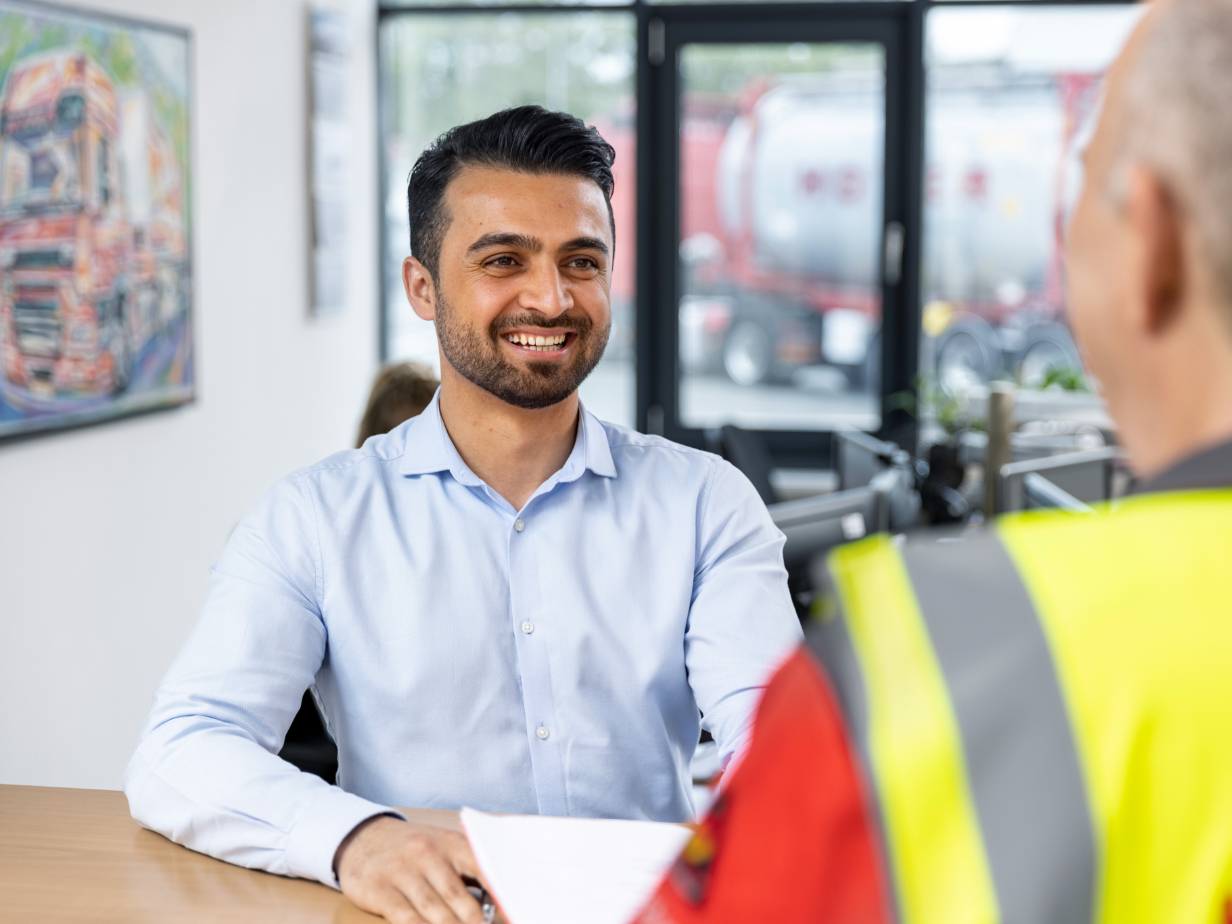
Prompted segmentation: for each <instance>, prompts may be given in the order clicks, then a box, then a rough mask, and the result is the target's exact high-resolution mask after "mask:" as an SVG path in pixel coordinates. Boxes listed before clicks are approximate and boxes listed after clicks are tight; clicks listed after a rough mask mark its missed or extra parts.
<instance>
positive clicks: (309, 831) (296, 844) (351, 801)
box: [286, 786, 406, 889]
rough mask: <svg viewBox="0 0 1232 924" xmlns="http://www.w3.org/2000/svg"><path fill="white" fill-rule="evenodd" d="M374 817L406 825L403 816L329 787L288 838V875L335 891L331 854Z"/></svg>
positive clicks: (335, 880)
mask: <svg viewBox="0 0 1232 924" xmlns="http://www.w3.org/2000/svg"><path fill="white" fill-rule="evenodd" d="M377 815H393V816H394V817H395V818H401V819H402V820H403V821H406V816H405V815H403V814H402V813H401V812H399V811H397V810H395V809H391V808H388V807H386V806H384V805H378V804H377V803H375V802H369V801H368V800H367V799H361V798H360V797H359V796H356V795H353V794H352V793H349V792H345V791H344V790H341V789H339V788H338V787H337V786H331V787H330V788H329V790H327V791H326V793H325V794H324V795H323V796H322V798H320V799H318V800H317V801H316V802H314V803H313V804H312V805H311V806H310V807H309V808H308V809H307V810H306V811H305V812H304V814H303V816H301V818H300V820H299V821H298V822H297V823H296V825H295V827H294V828H292V829H291V832H290V834H289V835H288V837H287V853H286V863H287V872H289V873H290V874H291V875H292V876H299V877H300V878H302V879H315V880H317V881H318V882H323V883H324V884H325V885H327V886H330V887H331V888H334V889H336V888H338V877H337V876H336V875H334V854H336V853H337V852H338V847H339V845H340V844H341V843H342V842H343V841H344V840H345V839H346V836H347V835H348V834H350V833H351V832H352V831H354V830H355V828H356V826H358V825H359V824H360V823H361V822H364V821H367V820H368V819H369V818H375V817H376V816H377Z"/></svg>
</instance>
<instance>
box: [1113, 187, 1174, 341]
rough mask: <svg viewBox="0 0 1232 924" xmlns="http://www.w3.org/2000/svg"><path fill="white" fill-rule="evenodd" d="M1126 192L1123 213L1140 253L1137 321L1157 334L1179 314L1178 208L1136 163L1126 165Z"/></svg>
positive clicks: (1167, 192) (1165, 190)
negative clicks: (1135, 238)
mask: <svg viewBox="0 0 1232 924" xmlns="http://www.w3.org/2000/svg"><path fill="white" fill-rule="evenodd" d="M1127 192H1128V197H1127V201H1126V211H1127V213H1128V214H1127V217H1128V219H1129V223H1130V226H1131V228H1132V229H1133V232H1134V235H1135V237H1137V242H1136V243H1137V246H1138V251H1139V254H1140V257H1141V277H1140V284H1141V285H1142V307H1143V317H1142V319H1141V321H1142V323H1143V325H1144V327H1145V328H1146V330H1147V331H1148V332H1149V333H1152V334H1158V333H1160V332H1162V331H1163V330H1164V329H1166V328H1167V327H1168V326H1169V325H1170V324H1171V323H1172V322H1173V320H1175V319H1176V317H1177V316H1178V315H1179V313H1180V310H1181V306H1182V304H1183V302H1184V298H1185V287H1186V284H1187V281H1188V280H1187V279H1186V275H1185V248H1184V241H1183V239H1182V234H1183V230H1182V229H1183V224H1182V221H1181V216H1180V209H1179V208H1178V206H1177V202H1176V199H1175V198H1174V197H1173V196H1172V194H1171V193H1170V192H1169V191H1168V188H1167V187H1166V186H1165V185H1164V184H1163V182H1161V181H1160V179H1159V177H1158V176H1156V175H1155V174H1153V173H1151V172H1150V171H1149V170H1147V169H1146V168H1144V167H1142V166H1139V165H1136V164H1135V165H1134V166H1132V167H1131V168H1130V169H1129V176H1128V190H1127Z"/></svg>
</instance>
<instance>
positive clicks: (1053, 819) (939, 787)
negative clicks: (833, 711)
mask: <svg viewBox="0 0 1232 924" xmlns="http://www.w3.org/2000/svg"><path fill="white" fill-rule="evenodd" d="M829 568H830V573H831V578H832V580H833V581H834V584H835V590H836V592H837V593H836V597H837V600H838V602H839V605H840V612H839V614H838V615H837V617H835V618H831V619H829V620H828V621H827V622H826V623H824V624H823V625H822V626H820V627H819V628H817V629H816V630H814V631H812V632H810V634H809V644H810V646H811V647H812V649H813V651H814V652H815V653H816V654H817V656H818V658H819V659H820V660H821V661H822V662H823V663H824V664H825V666H826V667H827V670H828V672H829V674H830V677H831V679H832V681H833V682H834V685H835V688H836V690H837V692H838V694H839V698H840V700H841V702H842V704H843V707H844V711H845V713H846V717H847V721H848V725H849V729H850V731H851V734H852V737H853V739H854V740H855V741H856V744H857V747H858V749H859V752H860V754H861V756H862V758H863V760H864V763H865V770H866V773H867V777H868V780H869V784H870V790H871V791H872V795H873V796H874V797H875V798H874V799H873V802H874V803H875V806H876V808H877V811H878V816H879V821H880V825H881V829H882V837H883V842H884V844H885V848H886V854H887V856H888V858H889V865H890V868H891V873H892V878H893V883H892V891H893V893H894V901H895V904H896V907H897V911H898V917H899V920H900V921H901V922H902V924H992V922H1010V924H1013V922H1027V924H1034V922H1061V921H1066V922H1080V921H1081V922H1086V921H1093V922H1106V924H1131V922H1132V924H1174V922H1207V924H1232V490H1218V491H1202V492H1193V493H1186V494H1156V495H1150V496H1143V497H1136V498H1131V499H1129V500H1125V501H1120V502H1116V503H1114V504H1113V505H1110V506H1105V507H1103V508H1101V509H1099V510H1098V511H1097V512H1096V514H1094V515H1089V516H1074V515H1070V514H1063V513H1056V512H1030V513H1024V514H1020V515H1015V516H1010V517H1006V518H1003V519H1001V520H999V521H997V523H996V525H995V527H994V528H993V529H990V530H983V531H978V532H974V533H968V534H966V535H962V536H956V535H950V536H947V537H945V538H943V539H941V540H937V539H936V538H935V537H923V538H920V539H915V540H909V541H907V542H897V543H896V542H895V541H894V540H892V539H890V538H889V537H885V536H877V537H873V538H871V539H868V540H866V541H864V542H861V543H857V544H854V545H849V546H845V547H842V548H840V549H838V550H836V551H835V553H834V554H833V555H832V556H831V558H830V562H829Z"/></svg>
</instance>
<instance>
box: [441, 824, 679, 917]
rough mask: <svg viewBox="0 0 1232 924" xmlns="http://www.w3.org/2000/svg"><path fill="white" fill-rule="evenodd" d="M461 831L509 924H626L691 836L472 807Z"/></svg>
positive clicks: (669, 829)
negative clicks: (467, 840) (499, 812)
mask: <svg viewBox="0 0 1232 924" xmlns="http://www.w3.org/2000/svg"><path fill="white" fill-rule="evenodd" d="M462 827H463V828H464V829H465V830H466V836H467V838H468V839H469V840H470V843H471V850H473V851H474V853H475V859H476V860H477V861H478V862H479V868H480V869H481V870H482V871H483V875H484V878H485V879H486V880H487V883H488V887H489V888H490V889H491V892H492V894H493V896H495V898H496V900H497V902H499V903H500V906H501V909H502V910H503V911H504V912H505V917H506V918H507V919H508V921H509V924H579V922H586V924H628V921H629V919H630V918H632V917H633V915H635V914H636V913H637V912H638V911H640V910H641V909H642V907H643V906H644V905H645V904H646V902H647V901H649V899H650V896H651V893H653V892H654V889H655V887H656V886H658V884H659V882H660V880H662V878H663V875H664V874H665V873H666V872H667V870H668V868H669V867H670V866H671V865H672V862H673V861H674V860H675V859H676V857H677V855H678V854H679V853H680V851H681V850H682V849H683V848H684V845H685V843H686V842H687V841H688V840H689V837H690V836H691V834H692V832H690V831H689V829H688V828H686V827H684V826H682V825H672V824H662V823H659V822H654V821H614V820H610V819H599V818H552V817H546V816H538V815H490V814H488V813H486V812H478V811H476V810H475V809H471V808H464V809H462Z"/></svg>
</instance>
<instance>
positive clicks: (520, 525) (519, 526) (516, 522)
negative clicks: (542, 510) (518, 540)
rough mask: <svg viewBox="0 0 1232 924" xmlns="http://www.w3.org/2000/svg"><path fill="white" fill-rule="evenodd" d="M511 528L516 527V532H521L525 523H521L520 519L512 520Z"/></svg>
mask: <svg viewBox="0 0 1232 924" xmlns="http://www.w3.org/2000/svg"><path fill="white" fill-rule="evenodd" d="M513 528H514V529H516V530H517V531H518V532H521V531H522V530H524V529H526V524H525V523H523V522H522V521H521V520H514V521H513Z"/></svg>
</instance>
